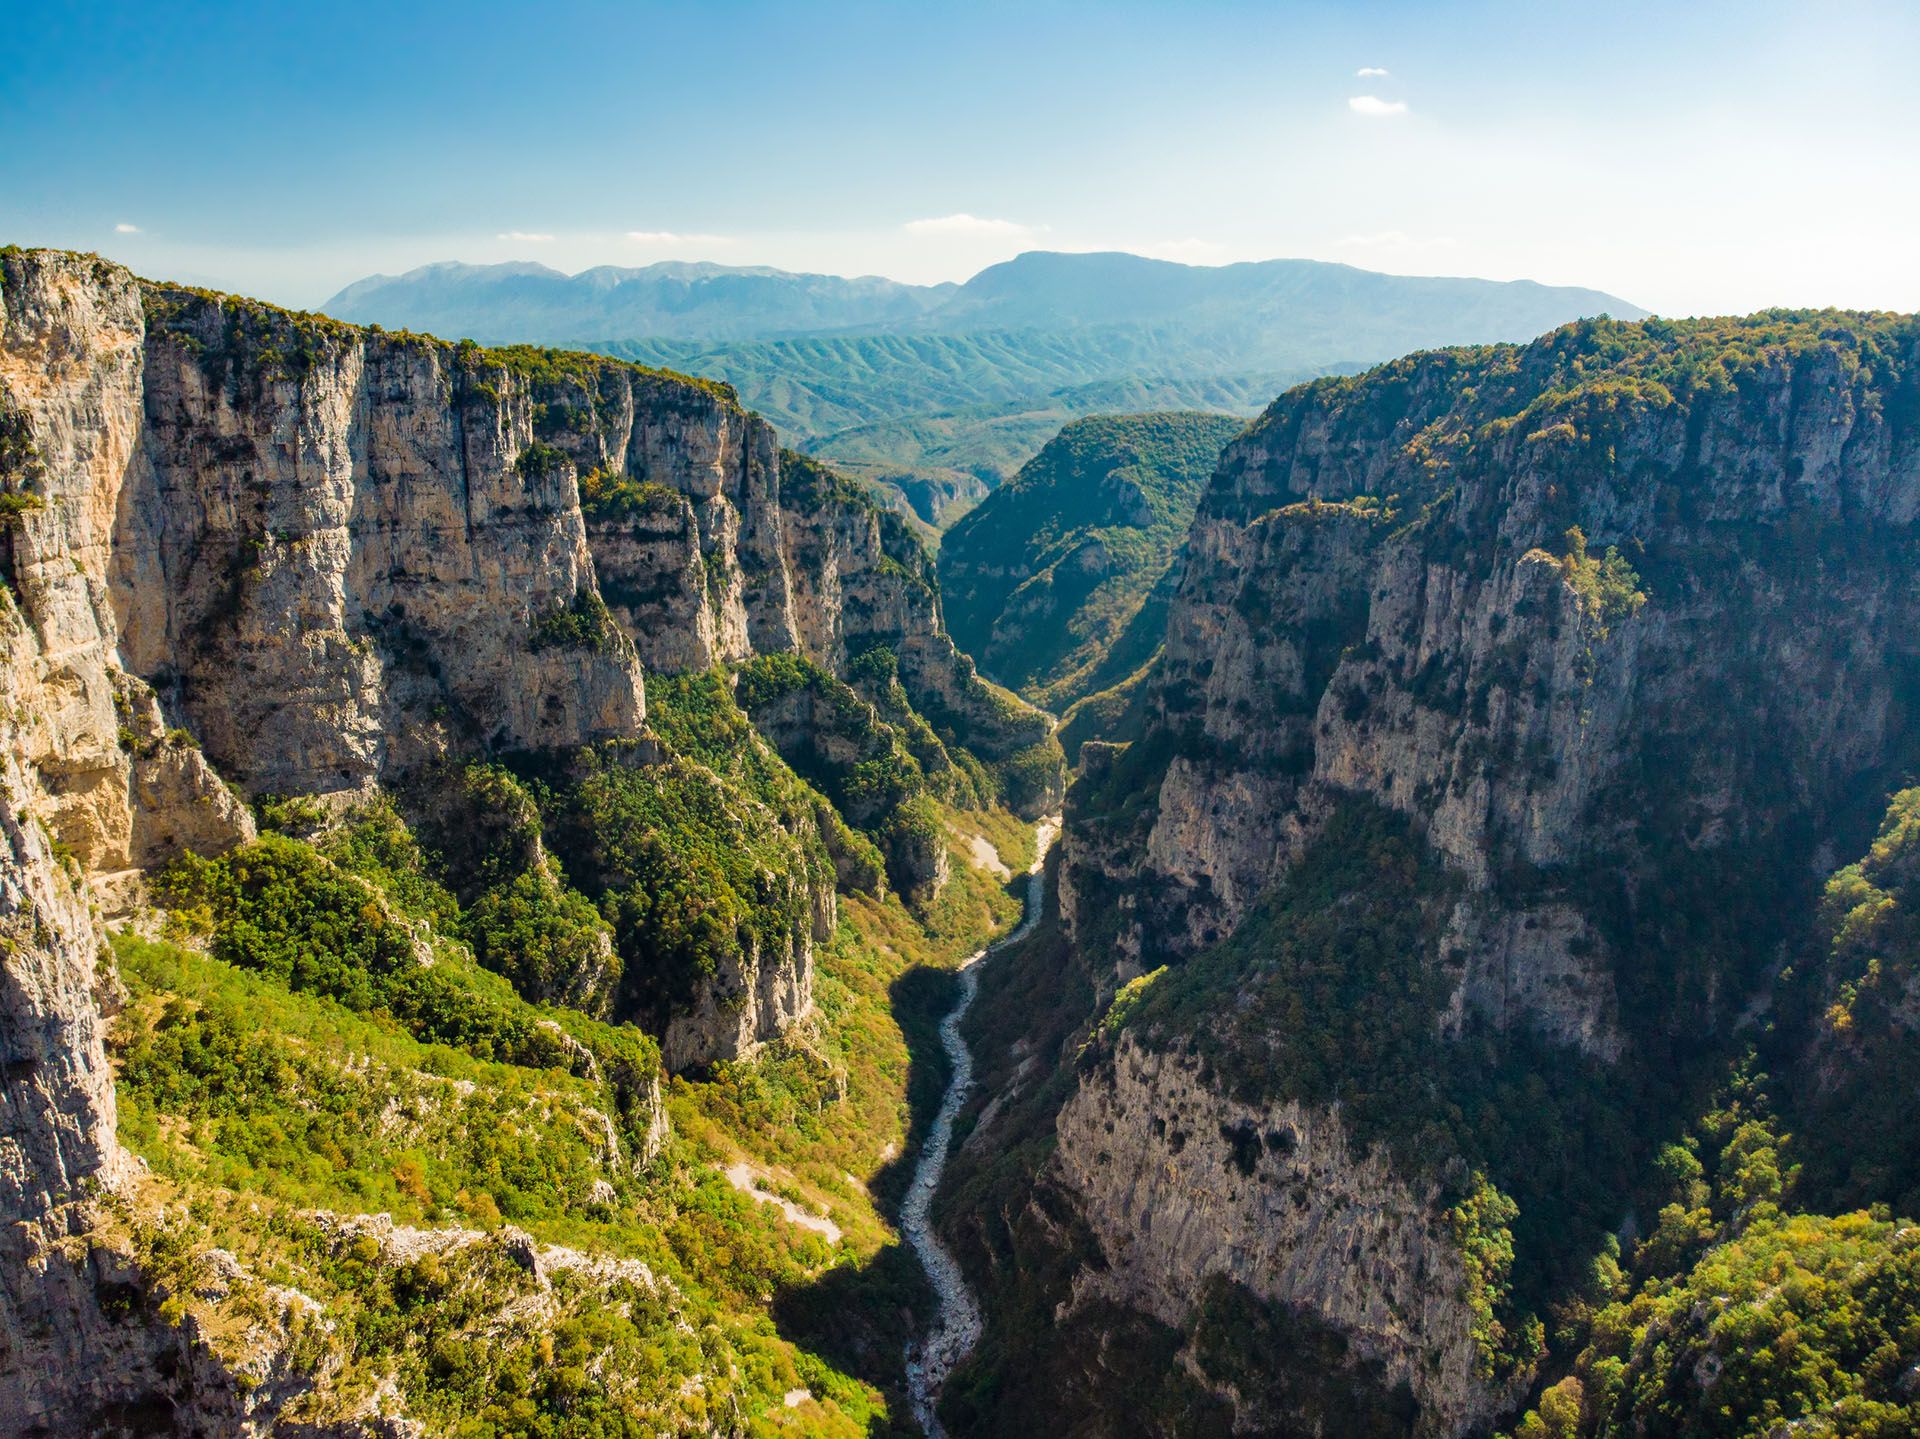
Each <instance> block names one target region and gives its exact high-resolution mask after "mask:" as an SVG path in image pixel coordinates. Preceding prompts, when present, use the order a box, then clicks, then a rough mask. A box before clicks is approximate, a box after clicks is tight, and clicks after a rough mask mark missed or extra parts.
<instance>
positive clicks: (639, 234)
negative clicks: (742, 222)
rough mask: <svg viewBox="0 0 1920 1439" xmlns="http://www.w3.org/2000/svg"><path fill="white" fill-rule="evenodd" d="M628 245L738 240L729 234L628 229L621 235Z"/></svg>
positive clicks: (729, 241) (658, 246) (721, 242)
mask: <svg viewBox="0 0 1920 1439" xmlns="http://www.w3.org/2000/svg"><path fill="white" fill-rule="evenodd" d="M621 238H623V239H624V240H626V242H627V243H628V244H630V245H647V246H652V247H654V248H656V249H657V248H661V247H667V248H671V247H674V246H687V245H692V246H696V247H700V246H708V245H734V244H738V243H739V242H738V241H737V240H735V239H734V238H733V237H732V236H731V235H681V234H677V233H675V232H674V231H672V230H629V231H627V233H626V234H625V235H624V236H622V237H621Z"/></svg>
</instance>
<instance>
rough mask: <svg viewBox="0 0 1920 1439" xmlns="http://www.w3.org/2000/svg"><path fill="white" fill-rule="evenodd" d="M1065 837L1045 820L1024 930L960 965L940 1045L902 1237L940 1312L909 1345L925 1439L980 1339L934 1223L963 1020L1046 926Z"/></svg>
mask: <svg viewBox="0 0 1920 1439" xmlns="http://www.w3.org/2000/svg"><path fill="white" fill-rule="evenodd" d="M1059 832H1060V821H1059V820H1058V819H1057V818H1048V819H1043V820H1041V821H1040V823H1039V825H1038V826H1037V827H1036V829H1035V831H1034V839H1035V851H1036V852H1035V856H1034V861H1033V868H1032V869H1030V870H1028V871H1027V904H1026V911H1025V912H1024V913H1023V914H1022V915H1021V916H1020V924H1019V926H1018V928H1016V929H1015V930H1014V931H1013V933H1011V934H1009V935H1007V936H1006V937H1005V938H1003V939H999V940H996V941H995V942H994V943H992V944H990V945H988V946H987V947H986V948H985V949H983V950H981V951H980V952H979V953H977V954H974V955H971V956H970V957H969V958H968V959H967V960H966V962H965V963H963V964H962V965H961V966H960V998H959V999H958V1000H957V1001H955V1003H954V1006H953V1008H952V1009H951V1010H950V1011H949V1012H948V1014H947V1017H946V1018H945V1019H943V1020H941V1021H940V1043H941V1046H942V1047H943V1048H944V1049H945V1050H946V1051H947V1058H948V1059H950V1060H951V1061H952V1062H953V1078H952V1079H950V1080H949V1081H948V1082H947V1092H946V1095H945V1096H944V1097H943V1098H942V1099H941V1101H940V1112H939V1114H937V1115H935V1116H934V1121H933V1127H932V1128H931V1129H929V1130H928V1131H927V1138H926V1143H925V1144H924V1145H923V1146H922V1147H921V1150H920V1162H919V1163H918V1164H917V1165H916V1166H915V1167H914V1171H913V1185H912V1187H911V1188H910V1189H908V1191H907V1200H906V1203H905V1204H903V1205H902V1206H901V1208H900V1230H901V1233H903V1234H904V1235H905V1236H906V1239H907V1243H908V1244H910V1245H912V1246H913V1251H914V1253H916V1254H918V1255H919V1256H920V1263H921V1265H922V1267H924V1268H925V1269H926V1271H927V1279H928V1281H929V1282H930V1283H931V1284H932V1285H933V1290H934V1294H935V1296H936V1298H937V1299H938V1301H939V1310H938V1313H937V1315H936V1317H935V1319H934V1322H933V1323H932V1325H930V1326H929V1327H928V1329H927V1332H926V1334H925V1335H924V1336H923V1337H922V1338H921V1340H920V1342H919V1343H917V1344H909V1345H908V1346H907V1388H908V1391H909V1393H910V1394H911V1395H912V1398H913V1417H914V1418H915V1419H917V1420H918V1421H919V1423H920V1428H921V1430H922V1431H923V1432H924V1433H925V1434H926V1436H927V1439H945V1434H944V1431H943V1430H942V1429H941V1428H940V1421H939V1420H938V1419H937V1418H936V1417H935V1416H934V1412H933V1411H934V1406H935V1405H937V1404H938V1403H939V1401H940V1390H941V1389H942V1387H943V1386H944V1385H945V1384H946V1382H947V1376H948V1375H949V1374H951V1373H952V1372H953V1366H954V1365H956V1364H958V1363H959V1362H960V1361H961V1360H962V1359H964V1358H966V1356H967V1354H968V1353H969V1352H970V1351H971V1350H972V1349H973V1346H974V1345H975V1344H976V1343H978V1342H979V1340H980V1304H979V1301H978V1300H976V1299H975V1298H974V1297H973V1291H972V1290H971V1289H969V1288H968V1287H967V1281H966V1278H965V1276H964V1275H962V1274H961V1273H960V1266H959V1265H958V1264H957V1263H956V1262H955V1261H954V1257H953V1255H952V1254H951V1253H950V1252H948V1249H947V1246H946V1245H944V1244H942V1243H941V1242H940V1236H939V1235H937V1234H935V1233H934V1232H933V1220H932V1218H931V1216H930V1211H931V1209H932V1208H933V1196H934V1194H935V1192H936V1191H938V1190H939V1188H940V1176H941V1174H942V1173H943V1172H945V1170H946V1167H947V1150H948V1148H949V1147H950V1146H951V1145H952V1143H953V1121H954V1120H955V1119H956V1118H957V1117H958V1116H959V1114H960V1106H961V1105H962V1104H963V1103H964V1102H965V1101H966V1097H967V1091H968V1090H969V1089H971V1088H973V1055H972V1054H971V1053H969V1052H968V1050H967V1042H966V1041H965V1040H964V1039H962V1038H961V1037H960V1021H961V1020H962V1019H964V1018H965V1017H966V1013H967V1010H968V1008H969V1007H970V1006H971V1005H972V1004H973V997H974V995H975V994H976V993H977V992H978V991H979V988H980V964H981V962H982V961H983V960H986V959H989V958H991V957H992V956H993V955H994V954H995V953H996V952H997V951H999V950H1001V949H1004V948H1005V947H1006V946H1008V945H1010V944H1017V943H1019V942H1020V941H1021V940H1023V939H1025V938H1026V937H1027V936H1028V935H1030V934H1032V933H1033V931H1034V927H1035V926H1036V925H1038V924H1039V923H1040V911H1041V908H1042V905H1043V903H1044V901H1045V899H1046V863H1047V849H1048V847H1049V846H1051V845H1052V843H1053V839H1054V836H1055V835H1057V834H1058V833H1059Z"/></svg>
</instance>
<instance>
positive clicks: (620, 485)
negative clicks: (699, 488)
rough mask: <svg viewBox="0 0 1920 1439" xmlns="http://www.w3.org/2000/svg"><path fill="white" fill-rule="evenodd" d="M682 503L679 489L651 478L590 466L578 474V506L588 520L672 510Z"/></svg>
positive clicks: (618, 518)
mask: <svg viewBox="0 0 1920 1439" xmlns="http://www.w3.org/2000/svg"><path fill="white" fill-rule="evenodd" d="M685 505H686V500H685V499H684V498H683V497H682V496H681V494H680V492H679V491H678V490H676V489H673V488H672V487H670V486H668V485H662V484H657V483H655V482H654V481H652V480H636V479H633V478H631V477H630V476H627V475H619V474H608V473H607V472H606V471H605V470H601V469H592V470H589V471H587V473H586V474H584V475H582V476H580V510H581V513H582V514H584V515H585V516H586V517H587V518H588V519H589V520H620V519H628V518H631V517H635V516H639V515H648V514H660V513H667V514H674V513H677V512H678V511H679V510H681V509H682V508H683V507H684V506H685Z"/></svg>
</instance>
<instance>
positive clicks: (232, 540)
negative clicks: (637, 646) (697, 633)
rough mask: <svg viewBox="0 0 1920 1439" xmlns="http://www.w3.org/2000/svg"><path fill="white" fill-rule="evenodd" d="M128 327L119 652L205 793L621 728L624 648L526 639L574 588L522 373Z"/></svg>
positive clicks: (296, 784) (632, 706) (312, 335)
mask: <svg viewBox="0 0 1920 1439" xmlns="http://www.w3.org/2000/svg"><path fill="white" fill-rule="evenodd" d="M149 309H150V310H151V311H152V313H153V316H154V323H153V326H152V329H151V332H150V336H149V340H148V344H147V352H148V359H147V376H146V384H145V432H144V441H145V442H144V445H143V452H142V455H141V462H140V463H139V464H138V465H136V467H135V469H134V471H133V475H132V479H131V483H130V484H129V485H128V486H127V488H126V491H125V493H124V495H123V497H122V502H121V506H120V526H119V532H118V540H117V542H116V544H115V547H114V553H115V559H116V565H115V573H114V580H115V602H116V605H117V607H118V609H119V612H120V614H121V616H122V624H123V640H122V644H123V652H124V654H125V656H126V659H127V662H128V665H129V667H130V668H132V669H133V670H134V671H135V672H136V673H139V674H141V675H143V676H145V677H147V678H149V679H151V680H153V681H154V682H155V683H156V685H157V686H158V687H159V688H160V689H161V691H162V693H163V695H164V696H165V697H166V698H167V699H169V700H170V701H171V702H172V703H173V704H175V705H176V706H177V707H178V709H179V711H180V712H181V713H182V714H183V715H184V716H186V717H187V718H188V719H189V720H190V722H191V723H192V725H193V728H194V730H195V732H196V733H198V734H199V735H200V736H201V738H202V741H203V743H204V744H205V745H206V746H207V749H208V751H209V753H210V754H211V755H212V757H213V758H214V760H215V762H216V763H217V764H219V765H220V767H221V768H222V769H223V770H224V771H225V772H227V773H228V774H230V775H231V776H232V777H233V778H235V779H236V780H237V781H238V782H240V783H242V784H244V785H246V786H247V787H248V788H250V789H252V790H256V791H260V790H267V791H292V792H311V791H325V790H330V789H346V788H357V787H360V786H363V785H365V784H368V783H370V782H373V781H376V780H377V779H379V778H380V777H382V776H383V775H386V774H389V773H391V772H393V771H394V770H395V769H398V768H403V767H407V766H410V765H414V764H418V763H419V762H421V761H422V760H423V759H425V758H427V757H429V756H431V755H432V754H433V753H434V752H436V751H443V750H448V749H452V750H463V751H471V750H474V749H483V750H484V749H491V750H501V749H516V748H564V747H570V746H574V745H579V744H582V743H586V742H588V741H590V740H593V739H599V738H609V737H614V736H619V735H625V734H631V733H633V732H634V731H636V730H637V729H638V728H639V726H640V723H641V721H642V719H643V718H644V714H645V702H644V698H643V687H642V680H641V671H640V666H639V662H638V660H637V658H636V657H635V655H634V654H633V652H632V650H631V648H630V647H627V646H625V645H622V644H619V643H617V642H614V639H613V637H611V636H609V638H608V642H605V643H599V644H577V643H576V644H541V643H540V642H539V626H540V624H541V622H542V621H543V620H545V619H547V618H548V617H550V616H553V615H556V614H561V613H565V612H566V611H568V610H569V608H570V607H571V606H573V605H574V604H575V602H576V597H578V596H581V595H585V594H590V593H591V592H592V591H593V588H594V578H595V577H594V571H593V562H592V557H591V555H590V554H589V552H588V549H587V542H586V529H585V525H584V523H583V521H582V518H581V515H580V510H579V505H578V500H577V490H576V488H575V486H574V483H573V476H572V475H571V474H570V473H568V472H567V470H566V469H565V467H564V466H561V465H558V464H553V463H549V462H547V461H546V455H547V452H546V451H545V450H544V449H543V448H542V447H541V446H540V443H539V442H538V441H537V440H536V438H535V435H534V415H535V411H536V408H537V407H539V406H541V405H543V404H545V403H546V402H545V401H542V400H541V399H539V398H538V396H537V394H536V390H537V386H536V385H535V383H534V382H533V381H532V380H531V379H530V378H529V377H528V376H526V375H524V374H522V373H519V372H517V371H515V370H513V369H511V368H508V367H505V366H490V365H487V364H484V363H482V362H479V361H478V360H475V359H473V358H472V357H471V356H469V355H464V354H463V353H462V352H460V351H456V350H454V349H452V348H451V347H448V346H445V345H440V344H437V343H431V342H418V341H414V340H411V339H407V338H397V337H387V336H376V335H362V334H360V333H359V332H357V331H351V330H347V329H346V328H345V327H343V326H333V325H331V324H329V323H327V322H325V321H318V320H294V319H290V318H288V317H282V316H277V315H273V314H271V313H268V312H264V311H262V310H260V309H259V308H258V307H253V306H249V305H247V304H246V302H244V301H233V300H227V299H223V298H218V297H202V296H198V295H195V294H193V293H190V292H184V291H167V290H158V291H154V292H152V293H151V294H150V296H149Z"/></svg>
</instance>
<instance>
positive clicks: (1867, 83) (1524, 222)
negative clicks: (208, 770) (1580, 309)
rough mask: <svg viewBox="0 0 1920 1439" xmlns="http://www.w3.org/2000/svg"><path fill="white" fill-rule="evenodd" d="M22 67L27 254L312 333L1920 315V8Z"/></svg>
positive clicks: (164, 55)
mask: <svg viewBox="0 0 1920 1439" xmlns="http://www.w3.org/2000/svg"><path fill="white" fill-rule="evenodd" d="M9 39H10V42H11V43H10V45H9V47H8V53H7V54H6V55H4V56H0V77H4V83H0V117H4V121H5V124H6V126H7V131H8V135H9V141H10V143H9V145H8V146H7V147H6V149H5V151H4V153H3V154H0V241H4V242H11V243H21V244H44V245H55V246H62V247H68V248H77V249H87V250H96V251H99V252H100V253H103V254H106V255H108V256H110V257H112V258H114V259H116V260H120V261H123V262H125V263H127V264H129V265H131V266H132V267H133V268H134V269H136V270H138V271H140V272H141V273H143V274H148V275H153V276H156V277H163V278H172V279H179V280H184V281H189V282H196V283H204V284H209V285H216V286H219V287H222V288H228V289H236V290H242V291H246V292H249V293H254V294H258V295H261V296H263V297H265V298H268V299H272V300H277V301H280V302H282V303H288V304H294V305H300V306H313V305H317V304H319V303H321V302H322V301H323V300H325V299H326V298H327V297H329V296H331V295H333V294H334V293H335V292H337V291H338V290H339V289H340V288H342V287H343V286H345V285H347V284H349V283H351V282H353V281H355V280H358V279H361V278H363V277H366V276H368V275H372V274H377V273H378V274H389V275H397V274H402V273H404V272H406V271H407V270H410V269H414V268H417V267H418V266H420V265H423V264H429V263H433V262H437V261H443V260H456V261H461V262H464V263H470V264H489V263H499V262H502V261H512V260H524V261H534V262H538V263H541V264H545V265H547V266H549V267H551V268H554V269H557V270H559V271H561V272H563V273H568V274H572V273H576V272H578V271H580V270H582V269H587V268H591V267H594V266H597V265H607V264H611V265H620V266H624V267H634V266H643V265H645V264H648V263H652V262H655V261H660V260H708V261H712V262H715V263H720V264H727V265H769V266H773V267H775V268H779V269H783V270H790V271H797V272H811V273H823V274H834V275H856V276H857V275H881V276H885V277H887V278H890V279H896V280H901V281H905V282H910V283H915V284H928V283H937V282H941V281H949V280H951V281H960V280H964V279H966V278H967V277H968V276H970V275H972V274H974V273H976V272H977V271H979V270H980V269H982V268H985V267H986V266H988V265H991V264H994V263H996V262H998V261H1001V260H1005V259H1008V258H1010V257H1012V256H1013V255H1015V254H1017V253H1020V252H1022V251H1026V250H1035V249H1042V250H1055V251H1066V252H1074V251H1097V250H1120V251H1126V252H1129V253H1133V254H1140V255H1146V256H1149V257H1153V258H1161V259H1171V260H1179V261H1183V262H1188V263H1203V264H1209V265H1214V264H1222V263H1233V262H1239V261H1254V260H1268V259H1280V258H1299V259H1313V260H1323V261H1331V262H1336V263H1344V264H1351V265H1355V266H1357V267H1359V268H1363V269H1368V270H1375V271H1381V272H1384V273H1389V274H1404V275H1452V276H1471V277H1478V278H1486V279H1495V280H1514V279H1527V280H1535V281H1538V282H1540V283H1542V284H1547V285H1577V286H1584V287H1590V288H1593V289H1598V290H1604V291H1607V292H1609V293H1612V294H1615V295H1619V296H1622V297H1624V298H1627V299H1629V300H1632V301H1633V302H1634V303H1636V304H1639V305H1643V306H1646V307H1648V308H1650V309H1654V310H1656V311H1659V312H1661V313H1666V314H1674V315H1685V314H1701V313H1728V312H1744V311H1749V310H1753V309H1758V308H1764V307H1768V306H1772V305H1794V306H1802V305H1836V306H1842V307H1849V308H1881V309H1920V267H1915V266H1914V265H1913V264H1912V263H1911V256H1912V250H1913V243H1912V236H1913V235H1914V234H1915V233H1920V147H1916V146H1915V145H1914V144H1913V140H1914V138H1915V136H1916V135H1920V91H1916V88H1915V87H1914V86H1912V85H1911V84H1910V83H1909V79H1908V77H1909V76H1910V74H1911V70H1912V66H1913V62H1914V60H1915V58H1916V57H1920V13H1916V12H1915V10H1914V7H1911V6H1907V5H1901V4H1895V3H1887V0H1878V3H1875V0H1842V3H1836V4H1832V5H1827V6H1823V7H1820V8H1819V9H1818V11H1811V10H1809V9H1808V8H1807V7H1803V6H1792V5H1786V4H1779V3H1762V4H1741V5H1735V4H1730V3H1708V4H1703V5H1699V6H1694V7H1684V8H1680V7H1663V6H1657V5H1652V4H1641V3H1630V4H1624V5H1619V6H1615V7H1612V8H1611V9H1610V10H1609V11H1608V12H1607V13H1606V14H1604V15H1601V14H1594V13H1588V12H1586V11H1584V10H1578V9H1575V8H1573V7H1558V6H1555V7H1544V6H1537V5H1523V4H1519V3H1514V0H1475V3H1469V4H1459V5H1449V6H1445V7H1432V6H1421V5H1415V4H1411V3H1400V0H1394V3H1375V4H1366V5H1358V6H1353V5H1345V6H1341V5H1332V4H1321V3H1312V4H1302V3H1294V4H1281V5H1272V4H1267V5H1257V4H1253V3H1248V0H1205V3H1197V4H1192V5H1185V6H1180V7H1169V6H1164V5H1144V4H1120V5H1104V6H1093V5H1088V4H1059V3H1056V4H1046V5H1037V6H1036V5H1022V6H1014V5H1010V4H998V3H993V4H983V5H982V6H979V7H976V8H972V9H970V10H969V11H968V12H967V13H966V15H965V17H964V21H957V20H956V19H955V18H954V17H953V16H952V15H950V14H947V13H945V12H935V11H930V10H922V9H920V8H919V7H913V8H905V9H903V8H902V7H897V6H889V5H885V4H879V3H866V4H850V5H844V6H837V7H834V9H833V10H832V11H831V12H830V13H828V12H822V11H820V10H818V9H817V8H813V7H801V6H792V5H781V4H773V3H756V0H747V3H741V4H737V5H734V6H731V7H728V8H727V10H726V11H725V13H724V14H721V13H718V12H714V11H711V10H697V11H693V10H687V9H686V8H684V7H672V6H663V5H638V6H618V7H616V6H608V5H597V4H590V3H584V0H568V3H564V4H560V5H558V6H555V7H550V9H549V10H548V11H546V12H544V13H543V15H542V16H541V17H540V18H539V19H538V20H529V19H526V18H523V17H522V16H520V15H519V14H518V13H516V12H513V11H510V10H500V11H494V12H482V11H476V10H475V9H474V7H471V6H463V7H455V6H451V5H442V4H437V3H436V4H425V5H422V6H417V7H411V8H409V9H408V10H406V11H405V12H388V11H386V10H382V9H377V8H375V7H372V6H369V5H365V4H363V3H361V0H345V3H342V4H339V5H335V6H332V7H329V8H327V9H326V10H324V11H311V10H274V11H256V10H253V9H251V8H247V7H241V6H236V5H231V4H214V5H211V6H207V7H204V8H202V9H201V10H200V11H198V12H196V13H195V15H194V16H193V17H192V19H191V20H190V21H189V20H182V19H180V18H177V17H176V16H174V15H170V14H166V13H159V12H157V11H155V10H154V9H153V8H152V7H145V6H136V5H131V4H125V3H118V0H114V3H100V4H91V5H78V6H69V7H38V8H22V9H21V10H20V12H19V13H17V14H15V15H14V16H12V17H11V24H10V26H9ZM156 120H159V121H160V122H161V123H156Z"/></svg>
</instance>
